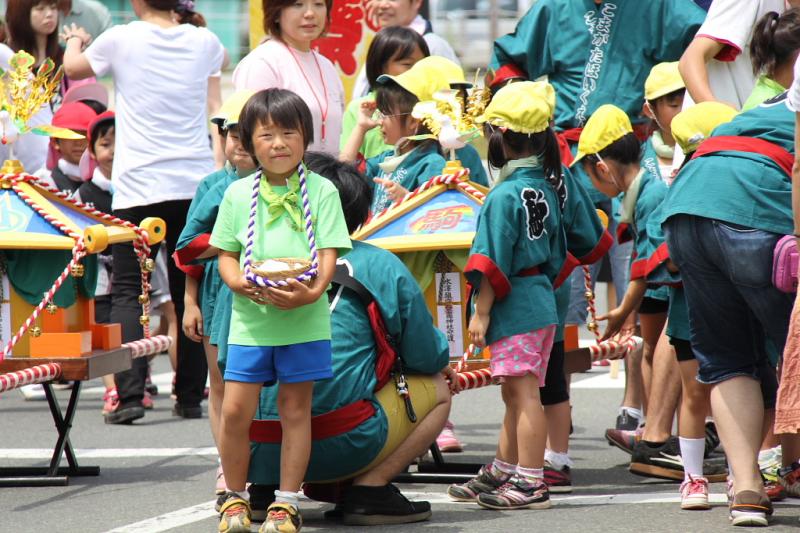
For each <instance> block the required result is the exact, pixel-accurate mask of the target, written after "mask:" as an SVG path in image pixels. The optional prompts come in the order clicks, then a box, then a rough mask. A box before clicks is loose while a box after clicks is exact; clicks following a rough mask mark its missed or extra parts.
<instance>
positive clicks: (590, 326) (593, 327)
mask: <svg viewBox="0 0 800 533" xmlns="http://www.w3.org/2000/svg"><path fill="white" fill-rule="evenodd" d="M598 327H599V326H598V325H597V322H589V323H588V324H586V328H587V329H588V330H589V331H591V332H595V331H597V328H598Z"/></svg>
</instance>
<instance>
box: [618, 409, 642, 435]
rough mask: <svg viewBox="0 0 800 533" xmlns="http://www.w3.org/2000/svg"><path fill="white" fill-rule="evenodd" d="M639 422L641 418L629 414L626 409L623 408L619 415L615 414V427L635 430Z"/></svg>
mask: <svg viewBox="0 0 800 533" xmlns="http://www.w3.org/2000/svg"><path fill="white" fill-rule="evenodd" d="M641 423H642V421H641V420H639V419H638V418H636V417H635V416H631V415H630V414H629V413H628V411H627V410H626V409H623V410H622V413H620V414H619V416H617V425H616V429H622V430H626V431H636V430H637V429H638V428H639V425H640V424H641Z"/></svg>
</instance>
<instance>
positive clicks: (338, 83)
mask: <svg viewBox="0 0 800 533" xmlns="http://www.w3.org/2000/svg"><path fill="white" fill-rule="evenodd" d="M320 73H321V74H322V76H321V77H320ZM233 85H234V86H235V87H236V90H237V91H241V90H244V89H249V90H251V91H261V90H263V89H269V88H279V89H286V90H289V91H292V92H294V93H296V94H297V95H299V96H300V98H302V99H303V101H304V102H305V103H306V104H307V105H308V108H309V110H310V111H311V117H312V118H313V120H314V142H312V143H311V144H310V145H309V147H308V149H309V150H314V151H317V152H325V153H328V154H331V155H333V156H336V155H338V154H339V137H340V136H341V134H342V115H343V114H344V87H343V86H342V80H341V78H339V73H338V72H336V68H335V67H334V66H333V63H331V62H330V61H329V60H328V59H327V58H326V57H324V56H323V55H321V54H319V53H317V52H315V51H313V50H312V51H311V52H301V51H299V50H295V49H292V50H289V48H288V47H287V45H285V44H283V42H281V41H279V40H277V39H270V40H268V41H267V42H265V43H263V44H260V45H259V46H258V47H256V48H255V49H254V50H253V51H251V52H250V53H249V54H247V55H246V56H245V57H244V58H243V59H242V60H241V61H240V62H239V64H238V65H236V69H235V70H234V71H233ZM326 108H327V114H326V115H325V135H323V131H322V115H323V111H325V110H326Z"/></svg>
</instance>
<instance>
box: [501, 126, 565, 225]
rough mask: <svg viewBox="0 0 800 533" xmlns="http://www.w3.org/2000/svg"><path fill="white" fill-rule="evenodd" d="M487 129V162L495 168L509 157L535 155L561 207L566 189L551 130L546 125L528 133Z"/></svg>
mask: <svg viewBox="0 0 800 533" xmlns="http://www.w3.org/2000/svg"><path fill="white" fill-rule="evenodd" d="M488 128H489V129H490V131H487V133H489V149H488V158H489V164H490V165H491V166H492V167H494V168H502V167H503V166H505V165H506V164H507V163H508V162H509V161H511V160H512V159H518V158H520V157H527V155H535V156H536V157H538V158H539V159H540V161H541V163H542V170H543V171H544V175H545V179H546V180H547V182H548V183H549V184H550V185H551V186H552V187H553V190H554V191H555V192H556V194H557V195H558V199H559V207H560V208H561V209H562V210H563V209H564V202H565V200H566V195H565V193H566V189H565V185H564V173H563V172H562V171H561V151H560V150H559V148H558V139H557V138H556V134H555V132H554V131H553V129H552V128H550V127H549V126H548V128H547V129H546V130H544V131H541V132H539V133H531V134H527V133H517V132H514V131H511V130H506V131H503V130H502V129H501V128H498V127H495V126H488ZM509 154H510V155H509Z"/></svg>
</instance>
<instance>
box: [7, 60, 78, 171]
mask: <svg viewBox="0 0 800 533" xmlns="http://www.w3.org/2000/svg"><path fill="white" fill-rule="evenodd" d="M35 63H36V60H35V59H34V57H33V56H32V55H31V54H29V53H28V52H26V51H25V50H20V51H18V52H17V53H15V54H14V55H13V56H11V59H10V60H9V69H8V70H6V71H0V128H2V132H0V133H1V134H2V137H0V143H2V144H11V143H13V142H14V141H16V140H17V139H18V138H19V136H20V135H24V134H26V133H28V132H33V133H35V134H37V135H45V136H52V135H58V136H60V137H63V138H73V139H83V138H84V136H83V135H80V134H77V133H75V132H73V131H71V130H69V129H66V128H59V127H56V126H51V125H50V124H44V125H40V126H33V127H32V126H30V125H29V124H28V122H29V121H30V120H31V118H32V117H33V116H34V115H35V114H36V113H38V112H39V110H40V109H41V108H42V106H43V105H46V104H49V103H50V101H51V100H52V99H53V97H54V96H55V95H56V94H58V91H59V88H60V85H61V78H62V77H63V75H64V74H63V71H62V70H61V67H59V68H57V69H56V68H55V63H54V62H53V60H52V59H50V58H47V59H45V60H44V61H43V62H42V64H41V65H39V68H38V69H36V71H35V72H34V69H33V66H34V64H35ZM10 159H13V157H12V158H10Z"/></svg>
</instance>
